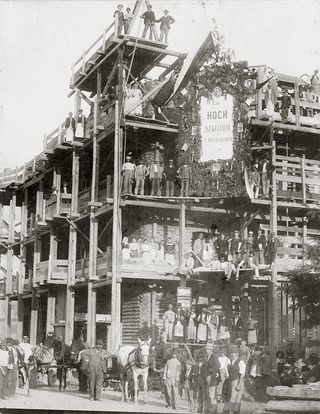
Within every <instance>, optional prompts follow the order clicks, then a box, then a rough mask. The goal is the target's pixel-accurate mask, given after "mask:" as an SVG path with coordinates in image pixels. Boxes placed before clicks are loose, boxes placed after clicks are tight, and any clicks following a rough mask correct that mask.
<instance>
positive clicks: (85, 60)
mask: <svg viewBox="0 0 320 414" xmlns="http://www.w3.org/2000/svg"><path fill="white" fill-rule="evenodd" d="M116 17H117V16H116ZM115 25H116V26H117V22H115V21H113V22H112V23H111V24H110V25H109V26H108V27H107V28H105V29H104V31H103V32H102V33H101V35H100V36H99V37H98V38H97V39H96V40H95V41H94V42H93V43H92V44H91V45H90V46H89V47H88V48H87V49H85V50H84V51H83V52H82V56H81V57H79V59H78V60H76V61H75V62H74V63H73V65H72V67H71V80H70V87H73V86H74V81H75V73H77V72H78V71H80V72H81V73H85V71H86V68H87V67H88V66H90V65H91V63H90V57H91V56H93V55H94V54H95V53H98V52H99V51H100V52H104V51H105V46H106V42H107V40H109V39H111V38H113V37H114V34H115V33H117V28H116V27H115ZM115 29H116V30H115ZM108 36H109V37H108Z"/></svg>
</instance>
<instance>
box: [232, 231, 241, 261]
mask: <svg viewBox="0 0 320 414" xmlns="http://www.w3.org/2000/svg"><path fill="white" fill-rule="evenodd" d="M240 252H241V239H240V236H239V232H238V230H235V232H234V235H233V237H232V238H231V242H230V253H231V255H232V259H233V263H237V262H238V260H239V258H240Z"/></svg>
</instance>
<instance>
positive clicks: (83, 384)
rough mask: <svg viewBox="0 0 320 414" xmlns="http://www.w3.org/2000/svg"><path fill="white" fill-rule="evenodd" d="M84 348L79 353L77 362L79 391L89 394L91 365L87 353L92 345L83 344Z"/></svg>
mask: <svg viewBox="0 0 320 414" xmlns="http://www.w3.org/2000/svg"><path fill="white" fill-rule="evenodd" d="M83 346H84V348H83V349H82V350H81V351H80V352H79V354H78V358H77V360H76V362H75V363H76V364H78V378H79V391H80V392H81V393H82V394H85V393H87V391H88V377H87V371H88V365H89V358H88V356H87V352H88V350H89V349H90V345H89V343H88V342H85V343H84V344H83Z"/></svg>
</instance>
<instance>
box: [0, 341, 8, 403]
mask: <svg viewBox="0 0 320 414" xmlns="http://www.w3.org/2000/svg"><path fill="white" fill-rule="evenodd" d="M8 363H9V353H8V351H7V349H6V346H5V342H4V341H0V399H2V400H5V399H6V395H5V391H6V381H7V373H8Z"/></svg>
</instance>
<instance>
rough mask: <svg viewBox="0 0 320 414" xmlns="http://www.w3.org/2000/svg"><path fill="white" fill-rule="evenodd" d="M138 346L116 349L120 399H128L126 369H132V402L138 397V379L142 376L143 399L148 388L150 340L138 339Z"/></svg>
mask: <svg viewBox="0 0 320 414" xmlns="http://www.w3.org/2000/svg"><path fill="white" fill-rule="evenodd" d="M138 342H139V344H138V346H137V347H134V346H132V345H127V346H123V347H121V348H120V349H119V351H118V365H119V368H120V386H121V392H122V401H127V400H128V371H129V370H132V375H133V381H134V402H137V399H138V386H139V382H138V379H139V377H140V376H142V379H143V390H144V401H145V399H146V392H147V390H148V373H149V351H150V342H151V339H149V340H148V341H141V340H140V339H138Z"/></svg>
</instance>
